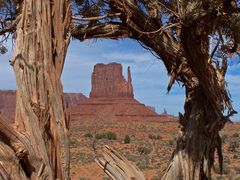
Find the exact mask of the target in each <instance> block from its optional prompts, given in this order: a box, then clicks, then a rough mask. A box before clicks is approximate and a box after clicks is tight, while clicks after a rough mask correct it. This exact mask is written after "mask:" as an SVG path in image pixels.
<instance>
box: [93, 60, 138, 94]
mask: <svg viewBox="0 0 240 180" xmlns="http://www.w3.org/2000/svg"><path fill="white" fill-rule="evenodd" d="M90 97H91V98H97V97H101V98H103V97H106V98H117V97H129V98H133V87H132V78H131V72H130V67H128V80H127V81H126V80H125V78H124V77H123V75H122V65H121V64H118V63H110V64H96V65H95V66H94V70H93V73H92V90H91V92H90Z"/></svg>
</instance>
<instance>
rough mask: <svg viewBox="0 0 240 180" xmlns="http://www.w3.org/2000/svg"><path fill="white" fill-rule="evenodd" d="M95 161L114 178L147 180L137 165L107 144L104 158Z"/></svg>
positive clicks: (115, 179)
mask: <svg viewBox="0 0 240 180" xmlns="http://www.w3.org/2000/svg"><path fill="white" fill-rule="evenodd" d="M95 161H96V162H97V164H98V165H99V166H100V167H101V168H102V169H103V170H104V172H105V173H106V174H107V175H108V176H109V177H111V178H112V179H113V180H130V179H136V180H145V177H144V175H143V173H142V172H141V171H140V170H139V169H138V168H137V167H136V166H135V165H133V164H132V163H130V162H129V161H128V160H127V159H126V158H125V157H123V156H122V155H120V154H119V153H118V152H117V151H115V150H114V149H112V148H110V147H109V146H105V148H104V153H103V158H97V159H95Z"/></svg>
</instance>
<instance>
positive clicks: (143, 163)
mask: <svg viewBox="0 0 240 180" xmlns="http://www.w3.org/2000/svg"><path fill="white" fill-rule="evenodd" d="M149 165H150V162H149V158H141V159H140V160H139V161H138V162H137V166H138V167H139V168H140V169H141V170H145V169H148V168H149Z"/></svg>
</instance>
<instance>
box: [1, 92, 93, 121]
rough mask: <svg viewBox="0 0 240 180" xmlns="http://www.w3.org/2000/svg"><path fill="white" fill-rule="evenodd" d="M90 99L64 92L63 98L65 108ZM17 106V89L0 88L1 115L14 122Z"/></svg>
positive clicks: (80, 94)
mask: <svg viewBox="0 0 240 180" xmlns="http://www.w3.org/2000/svg"><path fill="white" fill-rule="evenodd" d="M86 99H88V98H87V97H86V96H84V95H83V94H82V93H64V95H63V100H64V106H65V108H72V107H74V106H76V105H77V104H79V103H80V102H83V101H84V100H86ZM15 106H16V91H14V90H0V115H1V116H2V117H3V119H6V120H8V121H9V122H10V123H13V122H14V116H15Z"/></svg>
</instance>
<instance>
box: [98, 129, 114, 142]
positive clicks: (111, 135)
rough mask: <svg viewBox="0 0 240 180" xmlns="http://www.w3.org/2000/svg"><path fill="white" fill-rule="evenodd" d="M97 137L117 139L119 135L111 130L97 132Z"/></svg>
mask: <svg viewBox="0 0 240 180" xmlns="http://www.w3.org/2000/svg"><path fill="white" fill-rule="evenodd" d="M95 138H96V139H108V140H116V139H117V135H116V134H115V133H113V132H111V131H109V132H106V133H102V134H96V135H95Z"/></svg>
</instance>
